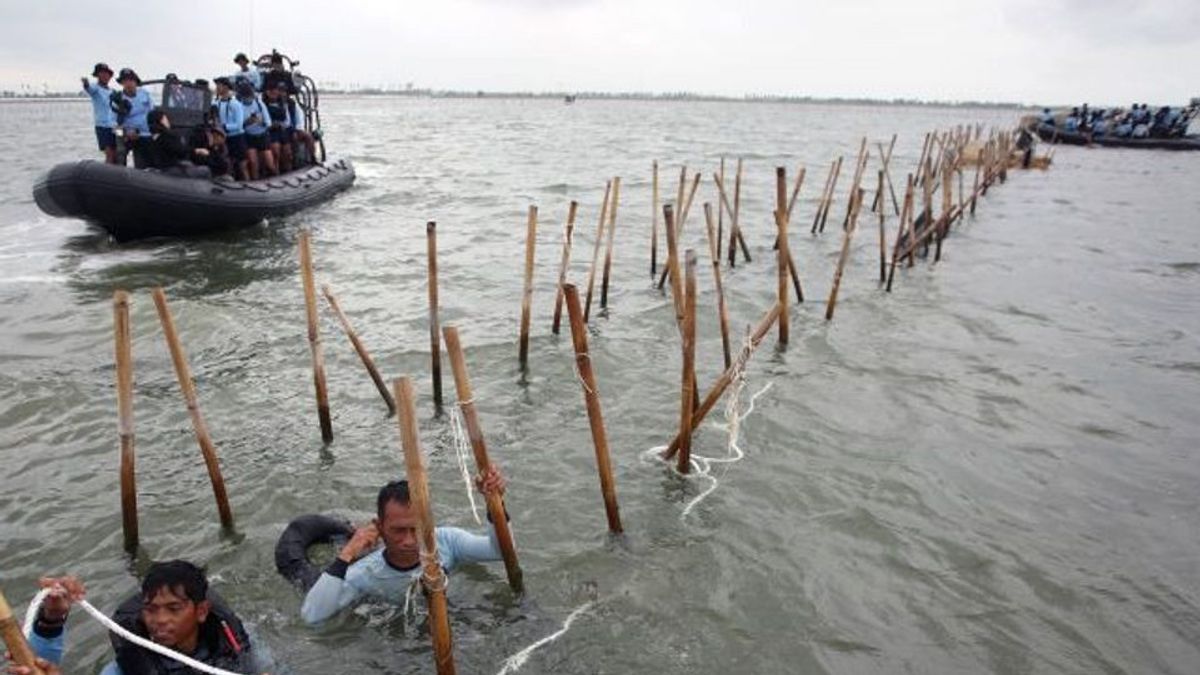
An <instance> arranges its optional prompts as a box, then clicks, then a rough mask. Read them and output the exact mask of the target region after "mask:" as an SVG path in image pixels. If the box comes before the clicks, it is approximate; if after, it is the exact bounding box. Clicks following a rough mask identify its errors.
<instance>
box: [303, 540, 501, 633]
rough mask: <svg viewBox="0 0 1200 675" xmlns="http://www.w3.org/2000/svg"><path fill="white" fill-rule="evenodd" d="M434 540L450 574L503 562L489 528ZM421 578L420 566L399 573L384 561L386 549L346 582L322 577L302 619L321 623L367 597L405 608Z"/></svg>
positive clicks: (350, 572) (353, 569)
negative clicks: (412, 587) (465, 567)
mask: <svg viewBox="0 0 1200 675" xmlns="http://www.w3.org/2000/svg"><path fill="white" fill-rule="evenodd" d="M434 537H435V538H436V539H437V548H438V561H439V562H441V564H442V569H444V570H446V571H447V572H450V571H451V570H453V569H454V568H455V567H458V566H459V565H464V564H467V563H474V562H487V561H491V560H500V545H499V544H498V543H497V541H496V531H495V529H494V528H488V535H487V536H483V535H479V534H472V533H470V532H467V531H466V530H462V529H459V528H457V527H439V528H437V529H435V530H434ZM420 576H421V566H420V565H416V566H415V567H413V568H412V569H408V570H401V569H397V568H395V567H392V566H391V565H389V564H388V562H387V561H386V560H384V559H383V549H379V550H377V551H375V552H373V553H369V554H367V555H366V556H364V557H363V558H360V559H359V560H356V561H355V562H354V564H353V565H350V567H349V569H347V570H346V578H345V579H339V578H337V577H335V576H333V575H332V574H330V573H329V572H324V573H322V574H321V576H320V577H319V578H317V583H315V584H313V587H312V588H311V589H309V591H308V595H306V596H305V597H304V605H303V606H302V607H301V608H300V616H301V617H303V619H304V621H305V623H308V624H316V623H320V622H322V621H325V620H326V619H328V618H330V617H332V616H333V615H335V614H337V613H338V612H340V611H342V610H343V609H345V608H347V607H349V606H350V605H351V604H352V603H354V602H355V601H356V600H358V599H359V598H361V597H363V596H368V597H371V598H373V599H376V600H383V601H384V602H391V603H395V604H403V603H404V596H405V594H406V593H407V592H408V588H409V586H410V585H411V584H412V582H413V581H414V580H415V579H418V578H420Z"/></svg>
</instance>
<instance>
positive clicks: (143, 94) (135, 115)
mask: <svg viewBox="0 0 1200 675" xmlns="http://www.w3.org/2000/svg"><path fill="white" fill-rule="evenodd" d="M121 96H122V98H124V99H125V100H126V101H129V105H130V108H129V114H128V115H126V116H125V123H124V124H122V126H123V127H124V128H125V130H126V132H128V130H130V129H135V130H137V132H138V134H139V135H141V136H147V137H148V136H149V135H150V123H149V122H148V121H147V120H146V115H149V114H150V111H151V110H154V101H153V100H152V99H151V98H150V92H148V91H146V90H145V89H142V88H141V87H138V88H137V91H135V92H134V93H133V96H130V95H129V94H126V93H125V92H123V91H122V92H121Z"/></svg>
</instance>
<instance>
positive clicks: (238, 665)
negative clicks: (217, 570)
mask: <svg viewBox="0 0 1200 675" xmlns="http://www.w3.org/2000/svg"><path fill="white" fill-rule="evenodd" d="M208 602H209V605H210V609H209V611H208V617H207V618H206V619H205V620H204V623H202V624H200V639H199V642H198V644H197V647H196V653H195V654H190V655H189V656H191V657H192V658H194V659H196V660H198V661H202V662H204V663H207V664H209V665H212V666H216V667H218V668H221V669H222V670H229V671H233V672H235V673H248V674H254V675H257V673H259V672H261V671H260V670H258V669H257V668H256V667H255V666H256V664H255V662H254V661H255V660H254V657H253V655H252V654H251V653H250V636H249V635H247V634H246V628H245V627H244V626H243V625H242V622H241V620H240V619H238V618H237V615H236V614H234V613H233V610H231V609H230V608H229V606H228V605H226V604H225V601H224V600H222V599H221V596H219V595H217V593H216V592H215V591H212V590H209V592H208ZM112 618H113V621H115V622H117V624H118V625H120V626H121V627H122V628H124V629H126V630H128V631H130V632H131V633H134V634H136V635H140V636H142V637H147V636H148V635H149V631H148V630H147V628H146V624H145V622H144V621H142V594H141V593H137V594H135V595H134V596H133V597H131V598H129V599H128V600H126V601H125V602H123V603H121V605H120V606H119V607H117V611H116V612H113V617H112ZM226 627H228V629H229V631H228V632H229V633H230V634H232V635H233V640H231V639H230V637H229V635H228V634H227V633H226V630H225V629H226ZM110 637H111V639H112V645H113V651H114V652H115V653H116V656H117V665H118V666H120V667H121V672H122V673H124V675H184V674H185V673H194V672H195V671H194V670H192V669H191V668H189V667H187V666H185V665H183V664H182V663H180V662H178V661H175V660H173V659H168V658H166V657H164V656H160V655H158V654H156V653H154V652H151V651H149V650H147V649H143V648H142V647H139V646H137V645H135V644H133V643H132V642H129V641H127V640H125V639H124V638H121V637H118V636H116V635H110ZM234 640H236V644H234Z"/></svg>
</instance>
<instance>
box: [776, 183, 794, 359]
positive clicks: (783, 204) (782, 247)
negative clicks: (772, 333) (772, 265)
mask: <svg viewBox="0 0 1200 675" xmlns="http://www.w3.org/2000/svg"><path fill="white" fill-rule="evenodd" d="M775 227H776V228H777V237H776V238H777V239H778V241H779V251H778V254H777V255H776V262H777V265H778V270H777V274H776V276H777V277H778V281H779V283H778V285H777V288H776V295H777V298H778V299H777V300H776V302H778V303H779V344H782V345H786V344H787V343H788V337H789V335H790V333H791V327H792V322H791V320H790V318H789V314H788V260H789V257H788V252H789V251H790V250H791V249H790V248H789V247H788V237H787V169H785V168H783V167H782V166H777V167H775Z"/></svg>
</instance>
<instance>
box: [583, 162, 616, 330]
mask: <svg viewBox="0 0 1200 675" xmlns="http://www.w3.org/2000/svg"><path fill="white" fill-rule="evenodd" d="M611 194H612V181H611V180H609V181H605V183H604V203H602V204H601V205H600V222H598V223H597V224H596V242H595V244H594V245H593V246H592V266H591V268H589V269H588V285H587V302H586V304H584V307H583V322H584V323H587V320H588V318H589V317H590V316H591V314H592V289H593V288H595V286H596V267H597V265H599V264H600V245H601V244H602V243H603V242H604V220H605V218H607V217H608V198H609V195H611Z"/></svg>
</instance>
